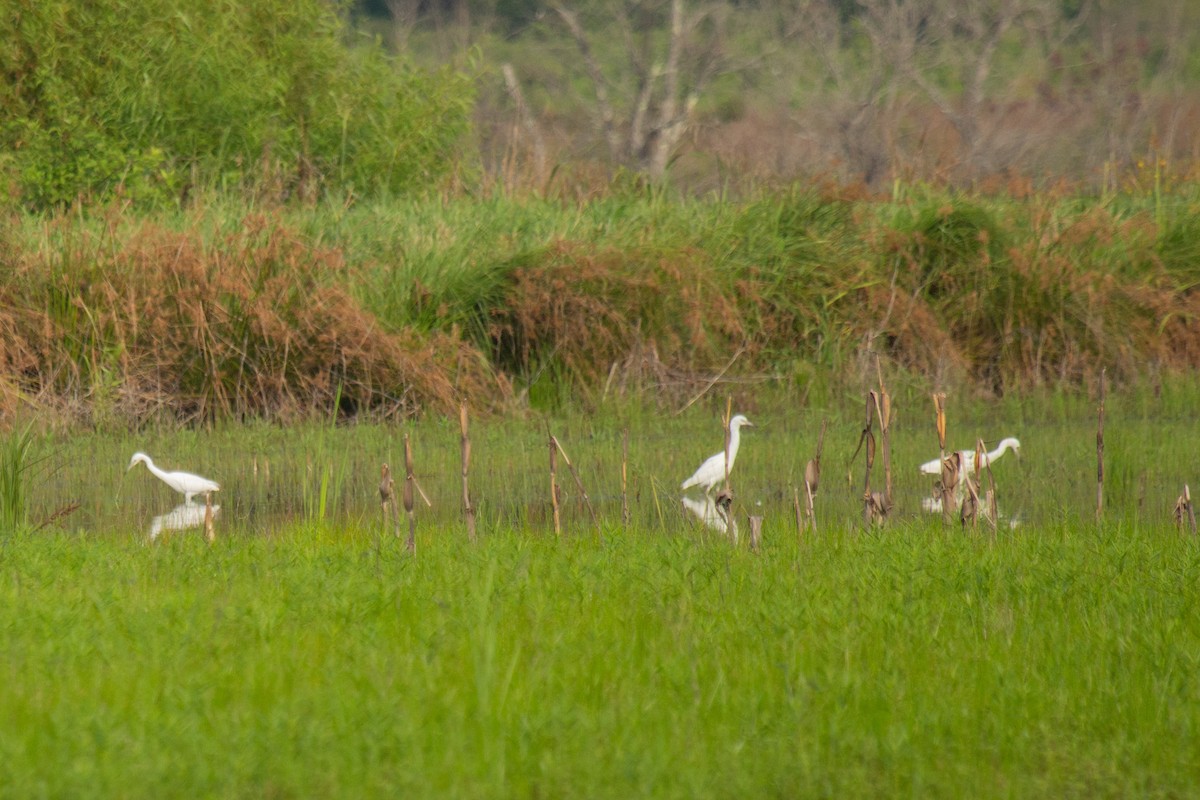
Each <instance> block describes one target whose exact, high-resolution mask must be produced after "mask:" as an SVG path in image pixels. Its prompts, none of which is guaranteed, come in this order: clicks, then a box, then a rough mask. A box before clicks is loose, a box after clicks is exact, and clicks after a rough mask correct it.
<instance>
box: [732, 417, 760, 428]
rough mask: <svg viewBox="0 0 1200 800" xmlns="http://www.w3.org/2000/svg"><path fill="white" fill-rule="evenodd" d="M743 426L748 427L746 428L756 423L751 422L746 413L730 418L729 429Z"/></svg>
mask: <svg viewBox="0 0 1200 800" xmlns="http://www.w3.org/2000/svg"><path fill="white" fill-rule="evenodd" d="M742 427H746V428H753V427H754V423H753V422H751V421H750V420H748V419H746V415H745V414H738V415H736V416H735V417H734V418H733V419H731V420H729V429H730V430H733V429H734V428H742Z"/></svg>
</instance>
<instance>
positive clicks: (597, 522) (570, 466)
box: [550, 436, 600, 535]
mask: <svg viewBox="0 0 1200 800" xmlns="http://www.w3.org/2000/svg"><path fill="white" fill-rule="evenodd" d="M550 441H551V442H553V443H554V446H555V447H557V448H558V452H559V454H560V455H561V456H562V458H563V463H564V464H566V465H567V470H568V471H569V472H570V473H571V477H572V478H573V479H574V480H575V488H576V489H578V490H579V495H580V496H581V497H582V498H583V504H584V505H585V506H587V510H588V515H589V516H591V518H592V524H594V525H595V526H596V533H597V535H599V533H600V519H599V518H598V517H597V516H596V509H594V508H592V501H591V499H590V498H589V497H588V493H587V490H586V489H584V488H583V481H582V480H581V479H580V477H579V473H578V472H576V471H575V465H574V464H572V463H571V459H570V458H568V457H567V451H566V450H563V446H562V444H560V443H559V441H558V439H557V438H556V437H554V436H551V437H550Z"/></svg>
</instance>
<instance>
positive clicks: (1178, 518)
mask: <svg viewBox="0 0 1200 800" xmlns="http://www.w3.org/2000/svg"><path fill="white" fill-rule="evenodd" d="M1184 519H1186V520H1187V522H1188V528H1189V529H1190V530H1191V532H1192V535H1193V536H1194V535H1195V534H1196V510H1195V508H1193V507H1192V490H1191V489H1189V488H1188V485H1187V484H1186V483H1185V484H1184V485H1183V494H1181V495H1179V499H1178V500H1176V501H1175V524H1176V525H1178V526H1179V529H1180V530H1183V521H1184Z"/></svg>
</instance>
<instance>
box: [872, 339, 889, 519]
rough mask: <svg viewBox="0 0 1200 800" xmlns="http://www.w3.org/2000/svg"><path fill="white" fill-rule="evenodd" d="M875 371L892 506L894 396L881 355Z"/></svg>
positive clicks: (885, 474) (885, 490)
mask: <svg viewBox="0 0 1200 800" xmlns="http://www.w3.org/2000/svg"><path fill="white" fill-rule="evenodd" d="M875 371H876V373H877V374H878V376H879V397H878V405H877V407H876V411H877V412H878V414H879V440H880V445H881V454H882V456H883V497H884V501H885V502H886V504H887V507H888V508H891V507H892V396H891V395H890V394H889V393H888V390H887V385H886V384H885V383H884V382H883V369H882V368H881V367H880V365H879V356H878V355H876V356H875Z"/></svg>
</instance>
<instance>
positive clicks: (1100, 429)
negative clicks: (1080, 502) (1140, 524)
mask: <svg viewBox="0 0 1200 800" xmlns="http://www.w3.org/2000/svg"><path fill="white" fill-rule="evenodd" d="M1106 372H1107V368H1105V369H1101V370H1100V407H1099V409H1098V410H1097V411H1096V521H1097V522H1099V521H1100V520H1101V519H1102V518H1103V517H1104V388H1105V387H1104V384H1105V373H1106Z"/></svg>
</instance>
